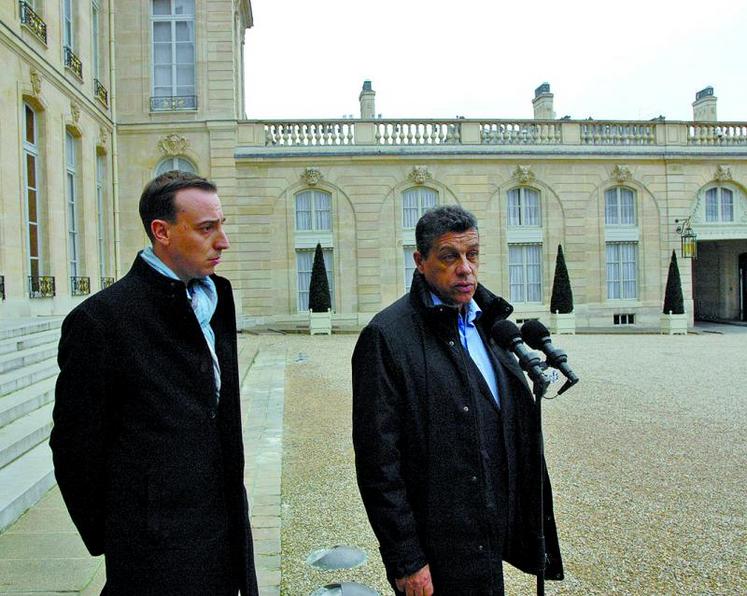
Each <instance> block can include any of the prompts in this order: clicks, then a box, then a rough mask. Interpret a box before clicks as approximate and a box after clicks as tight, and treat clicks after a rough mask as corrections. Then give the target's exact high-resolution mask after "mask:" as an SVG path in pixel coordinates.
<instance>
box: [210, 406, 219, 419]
mask: <svg viewBox="0 0 747 596" xmlns="http://www.w3.org/2000/svg"><path fill="white" fill-rule="evenodd" d="M217 415H218V412H216V410H215V408H210V409H209V410H208V418H210V420H215V417H216V416H217Z"/></svg>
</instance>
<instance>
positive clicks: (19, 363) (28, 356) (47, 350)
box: [0, 342, 57, 374]
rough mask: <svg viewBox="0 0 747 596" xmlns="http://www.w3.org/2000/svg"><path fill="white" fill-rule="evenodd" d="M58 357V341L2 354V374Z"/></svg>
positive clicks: (0, 367) (0, 368) (0, 369)
mask: <svg viewBox="0 0 747 596" xmlns="http://www.w3.org/2000/svg"><path fill="white" fill-rule="evenodd" d="M56 358H57V343H56V342H52V343H46V344H42V345H40V346H33V347H31V348H23V349H20V350H17V351H15V352H11V353H10V354H3V355H2V356H0V374H2V373H6V372H9V371H11V370H14V369H20V368H23V367H26V366H30V365H32V364H36V363H37V362H43V361H45V360H50V359H52V360H54V359H56Z"/></svg>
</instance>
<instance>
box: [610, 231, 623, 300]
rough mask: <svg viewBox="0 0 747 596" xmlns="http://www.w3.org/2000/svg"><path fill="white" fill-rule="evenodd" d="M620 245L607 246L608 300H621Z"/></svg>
mask: <svg viewBox="0 0 747 596" xmlns="http://www.w3.org/2000/svg"><path fill="white" fill-rule="evenodd" d="M618 259H619V255H618V245H617V244H611V243H609V244H607V298H609V299H615V298H619V297H620V295H619V288H620V268H619V265H618Z"/></svg>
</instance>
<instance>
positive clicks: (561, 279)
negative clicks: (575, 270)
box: [550, 244, 576, 335]
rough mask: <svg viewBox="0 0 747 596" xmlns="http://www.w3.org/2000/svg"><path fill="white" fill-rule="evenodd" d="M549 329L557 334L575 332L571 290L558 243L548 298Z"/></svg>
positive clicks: (561, 250) (561, 249) (561, 248)
mask: <svg viewBox="0 0 747 596" xmlns="http://www.w3.org/2000/svg"><path fill="white" fill-rule="evenodd" d="M550 330H551V331H552V332H553V333H558V334H563V333H565V334H572V335H575V333H576V314H575V313H574V312H573V291H572V290H571V280H570V279H569V278H568V268H567V267H566V266H565V257H564V256H563V247H562V246H561V245H560V244H558V256H557V258H556V259H555V277H554V279H553V282H552V297H551V298H550Z"/></svg>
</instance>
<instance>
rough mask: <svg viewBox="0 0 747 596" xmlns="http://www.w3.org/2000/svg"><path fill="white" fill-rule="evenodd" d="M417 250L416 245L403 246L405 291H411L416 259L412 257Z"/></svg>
mask: <svg viewBox="0 0 747 596" xmlns="http://www.w3.org/2000/svg"><path fill="white" fill-rule="evenodd" d="M414 252H415V247H414V246H403V247H402V257H403V258H404V263H405V291H406V292H409V291H410V286H411V285H412V276H413V274H414V273H415V260H414V259H413V258H412V253H414Z"/></svg>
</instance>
